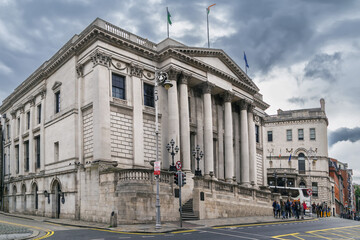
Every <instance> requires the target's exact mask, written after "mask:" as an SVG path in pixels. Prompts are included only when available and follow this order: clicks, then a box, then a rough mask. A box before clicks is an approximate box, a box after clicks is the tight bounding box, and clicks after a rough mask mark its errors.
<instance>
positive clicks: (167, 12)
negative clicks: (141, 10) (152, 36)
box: [166, 7, 169, 38]
mask: <svg viewBox="0 0 360 240" xmlns="http://www.w3.org/2000/svg"><path fill="white" fill-rule="evenodd" d="M168 17H169V9H168V7H166V24H167V36H168V38H169V20H168Z"/></svg>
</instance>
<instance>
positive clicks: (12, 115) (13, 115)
mask: <svg viewBox="0 0 360 240" xmlns="http://www.w3.org/2000/svg"><path fill="white" fill-rule="evenodd" d="M10 115H11V117H12V119H15V118H16V110H15V109H13V110H11V112H10Z"/></svg>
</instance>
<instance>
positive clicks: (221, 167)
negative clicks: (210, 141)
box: [217, 104, 225, 180]
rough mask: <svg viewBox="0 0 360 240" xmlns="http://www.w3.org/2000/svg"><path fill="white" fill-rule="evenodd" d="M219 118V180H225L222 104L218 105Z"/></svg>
mask: <svg viewBox="0 0 360 240" xmlns="http://www.w3.org/2000/svg"><path fill="white" fill-rule="evenodd" d="M217 112H218V114H217V118H218V143H219V167H218V169H219V171H218V179H221V180H225V175H224V174H225V164H224V108H223V105H222V104H218V105H217Z"/></svg>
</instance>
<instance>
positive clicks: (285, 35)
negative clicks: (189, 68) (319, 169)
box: [0, 0, 360, 183]
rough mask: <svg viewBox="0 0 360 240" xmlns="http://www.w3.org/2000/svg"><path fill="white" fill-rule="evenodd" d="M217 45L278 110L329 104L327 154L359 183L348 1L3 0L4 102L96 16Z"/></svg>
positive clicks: (355, 23) (355, 37)
mask: <svg viewBox="0 0 360 240" xmlns="http://www.w3.org/2000/svg"><path fill="white" fill-rule="evenodd" d="M213 3H216V5H215V6H214V7H212V8H211V12H210V15H209V19H210V42H211V47H213V48H219V49H223V50H224V51H225V52H226V53H227V54H228V55H230V57H232V58H233V59H234V60H235V61H236V62H237V63H238V65H239V66H240V67H242V68H243V66H244V61H243V51H245V52H246V55H247V59H248V63H249V65H250V69H249V70H248V75H249V76H250V77H251V78H252V79H253V80H254V82H255V83H256V84H257V86H258V87H259V88H260V92H261V93H262V94H263V96H264V100H265V101H266V102H267V103H269V104H270V105H271V107H270V108H269V109H268V110H267V113H268V114H275V113H276V110H277V109H279V108H281V109H283V110H289V109H298V108H313V107H320V102H319V100H320V98H322V97H323V98H324V99H325V100H326V114H327V116H328V118H329V127H328V129H329V156H330V157H333V158H336V159H338V160H339V161H342V162H347V163H349V167H350V168H352V169H354V173H355V180H356V181H357V182H358V183H360V159H359V158H360V105H359V102H360V29H359V26H360V1H355V0H353V1H351V0H350V1H348V0H343V1H339V0H303V1H300V0H274V1H271V0H262V1H261V0H221V1H220V0H218V1H207V0H206V1H202V0H197V1H192V0H181V1H170V0H167V1H165V0H147V1H145V0H124V1H122V0H114V1H107V0H101V1H95V0H94V1H92V0H63V1H55V0H53V1H49V0H42V1H40V0H33V1H31V0H22V1H16V0H0V102H2V100H4V99H5V97H7V96H8V95H9V94H10V93H11V92H12V91H13V90H14V88H15V87H17V86H18V85H19V84H20V83H21V82H22V81H24V80H25V79H26V78H27V77H28V76H29V75H30V74H31V73H32V72H33V71H35V70H36V69H37V68H38V67H39V66H40V65H41V64H42V63H43V62H44V61H46V60H48V59H49V58H50V57H51V56H52V55H53V54H54V53H55V52H56V51H57V50H59V49H60V48H61V47H62V46H63V45H64V44H65V43H66V42H67V41H68V40H69V39H70V38H71V37H72V36H73V35H74V34H78V33H80V32H81V31H82V30H83V29H85V27H86V26H88V25H89V24H90V23H91V22H92V21H93V20H94V19H95V18H96V17H100V18H102V19H104V20H106V21H108V22H110V23H112V24H114V25H117V26H119V27H121V28H123V29H125V30H128V31H130V32H132V33H135V34H137V35H139V36H141V37H144V38H148V39H149V40H151V41H153V42H155V43H158V42H160V41H161V40H163V39H164V38H166V10H165V9H166V7H169V11H170V13H171V15H172V22H173V24H172V26H170V37H171V38H174V39H176V40H178V41H180V42H182V43H184V44H186V45H188V46H195V47H207V35H206V10H205V9H206V7H208V6H209V5H211V4H213Z"/></svg>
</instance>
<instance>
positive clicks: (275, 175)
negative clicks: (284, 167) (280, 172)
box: [273, 169, 277, 192]
mask: <svg viewBox="0 0 360 240" xmlns="http://www.w3.org/2000/svg"><path fill="white" fill-rule="evenodd" d="M273 176H274V178H275V192H277V188H276V187H277V172H276V169H275V170H274V173H273Z"/></svg>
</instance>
